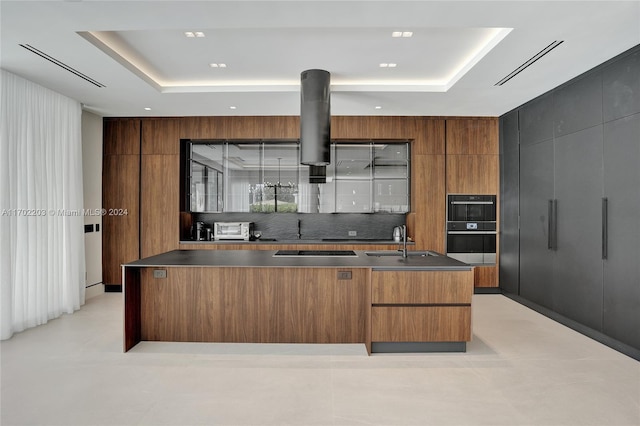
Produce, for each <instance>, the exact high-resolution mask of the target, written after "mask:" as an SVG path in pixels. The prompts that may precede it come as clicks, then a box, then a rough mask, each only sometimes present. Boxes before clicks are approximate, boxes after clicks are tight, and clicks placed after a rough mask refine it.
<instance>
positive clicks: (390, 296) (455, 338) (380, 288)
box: [371, 271, 474, 342]
mask: <svg viewBox="0 0 640 426" xmlns="http://www.w3.org/2000/svg"><path fill="white" fill-rule="evenodd" d="M473 280H474V276H473V271H430V272H427V273H425V272H418V271H373V272H372V273H371V301H372V306H371V341H372V342H467V341H470V340H471V297H472V295H473Z"/></svg>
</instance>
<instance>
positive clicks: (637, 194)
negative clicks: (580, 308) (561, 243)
mask: <svg viewBox="0 0 640 426" xmlns="http://www.w3.org/2000/svg"><path fill="white" fill-rule="evenodd" d="M604 168H605V179H604V190H605V196H606V197H608V199H609V220H608V225H609V245H608V252H609V253H608V254H609V255H608V258H607V260H605V261H604V279H605V288H604V332H605V333H606V334H607V335H609V336H611V337H613V338H615V339H618V340H620V341H621V342H624V343H626V344H628V345H631V346H634V347H636V348H640V262H639V261H638V260H639V253H640V189H639V188H640V114H635V115H632V116H629V117H625V118H622V119H619V120H615V121H612V122H610V123H606V124H605V126H604Z"/></svg>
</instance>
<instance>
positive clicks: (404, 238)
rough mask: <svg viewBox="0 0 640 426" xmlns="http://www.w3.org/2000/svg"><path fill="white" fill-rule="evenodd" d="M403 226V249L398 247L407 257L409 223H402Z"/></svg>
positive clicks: (403, 255)
mask: <svg viewBox="0 0 640 426" xmlns="http://www.w3.org/2000/svg"><path fill="white" fill-rule="evenodd" d="M401 228H402V250H400V249H398V251H401V252H402V257H407V225H402V226H401ZM398 244H399V243H398Z"/></svg>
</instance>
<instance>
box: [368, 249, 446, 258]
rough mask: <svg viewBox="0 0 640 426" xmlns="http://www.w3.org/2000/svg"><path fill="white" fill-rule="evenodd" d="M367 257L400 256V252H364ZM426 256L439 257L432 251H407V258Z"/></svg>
mask: <svg viewBox="0 0 640 426" xmlns="http://www.w3.org/2000/svg"><path fill="white" fill-rule="evenodd" d="M364 253H365V254H366V255H367V256H377V257H382V256H402V250H384V251H366V252H364ZM426 256H439V254H438V253H436V252H433V251H428V250H426V251H418V250H407V257H426Z"/></svg>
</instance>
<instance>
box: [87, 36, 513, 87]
mask: <svg viewBox="0 0 640 426" xmlns="http://www.w3.org/2000/svg"><path fill="white" fill-rule="evenodd" d="M196 31H197V32H198V33H199V36H198V37H195V36H193V34H194V33H195V32H196ZM395 31H397V28H384V27H376V28H309V27H305V28H288V29H282V28H279V29H274V28H244V29H243V28H228V29H220V28H197V29H193V28H185V29H171V30H135V31H84V32H79V33H78V34H79V35H81V36H82V37H84V38H85V39H86V40H88V41H89V42H91V43H92V44H93V45H94V46H96V47H98V48H99V49H100V50H102V51H103V52H104V53H106V54H107V55H109V56H110V57H112V58H113V59H114V60H116V61H117V62H119V63H120V64H121V65H122V66H124V67H125V68H127V69H128V70H129V71H131V72H132V73H134V74H136V75H137V76H138V77H140V78H141V79H143V80H144V81H146V82H147V83H148V84H150V85H151V86H153V87H154V88H155V89H156V90H158V91H159V92H161V93H199V92H293V91H299V90H300V81H299V75H300V72H301V71H303V70H306V69H314V68H320V69H326V70H328V71H329V72H330V73H331V91H332V92H364V91H366V92H409V91H411V92H446V91H447V90H449V89H450V88H451V87H453V86H454V85H455V83H456V82H457V81H458V80H459V79H460V78H462V77H463V76H464V75H465V74H466V73H467V72H468V71H469V70H471V69H472V68H473V67H474V66H475V65H476V64H477V63H478V62H479V61H480V60H481V59H482V58H483V57H484V56H485V55H487V54H488V53H489V52H490V51H491V50H492V49H493V48H494V47H495V46H497V45H498V44H499V43H500V42H501V41H502V40H503V39H504V38H505V37H506V36H507V35H508V34H509V33H510V32H511V28H415V27H412V28H411V32H410V33H412V34H411V36H405V37H396V36H393V33H394V32H395ZM274 53H276V54H274Z"/></svg>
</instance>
